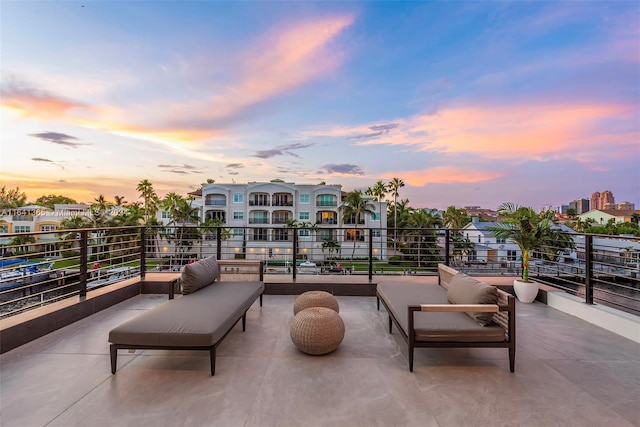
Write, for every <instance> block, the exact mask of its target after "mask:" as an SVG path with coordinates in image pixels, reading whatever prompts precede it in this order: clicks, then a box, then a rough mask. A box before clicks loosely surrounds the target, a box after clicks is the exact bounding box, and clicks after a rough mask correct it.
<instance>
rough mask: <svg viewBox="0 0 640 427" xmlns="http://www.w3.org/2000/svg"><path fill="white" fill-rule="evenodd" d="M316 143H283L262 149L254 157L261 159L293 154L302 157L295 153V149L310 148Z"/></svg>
mask: <svg viewBox="0 0 640 427" xmlns="http://www.w3.org/2000/svg"><path fill="white" fill-rule="evenodd" d="M312 145H314V144H313V143H295V144H288V145H281V146H279V147H276V148H272V149H270V150H260V151H258V152H256V154H254V157H258V158H260V159H270V158H272V157H275V156H293V157H297V158H300V156H299V155H297V154H296V153H294V151H295V150H301V149H303V148H308V147H311V146H312Z"/></svg>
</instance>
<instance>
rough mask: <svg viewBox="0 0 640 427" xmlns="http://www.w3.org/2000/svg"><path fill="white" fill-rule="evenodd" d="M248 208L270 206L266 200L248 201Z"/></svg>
mask: <svg viewBox="0 0 640 427" xmlns="http://www.w3.org/2000/svg"><path fill="white" fill-rule="evenodd" d="M249 206H271V203H269V201H268V200H259V201H256V200H249Z"/></svg>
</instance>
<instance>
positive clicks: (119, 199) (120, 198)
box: [113, 195, 127, 206]
mask: <svg viewBox="0 0 640 427" xmlns="http://www.w3.org/2000/svg"><path fill="white" fill-rule="evenodd" d="M113 199H114V200H115V201H116V206H122V205H126V204H127V201H126V200H125V199H124V196H118V195H115V196H113Z"/></svg>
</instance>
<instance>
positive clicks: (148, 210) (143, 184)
mask: <svg viewBox="0 0 640 427" xmlns="http://www.w3.org/2000/svg"><path fill="white" fill-rule="evenodd" d="M136 190H137V191H139V192H140V197H142V199H143V200H144V219H145V222H147V221H148V220H149V218H150V217H151V216H155V214H156V211H157V209H158V195H157V194H156V192H155V191H154V189H153V184H151V183H150V182H149V180H148V179H143V180H142V181H140V182H139V183H138V186H137V187H136Z"/></svg>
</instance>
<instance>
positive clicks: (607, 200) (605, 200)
mask: <svg viewBox="0 0 640 427" xmlns="http://www.w3.org/2000/svg"><path fill="white" fill-rule="evenodd" d="M600 203H601V204H602V208H603V209H604V208H605V206H606V205H608V204H611V205H614V206H615V204H616V199H615V198H614V197H613V193H612V192H611V191H609V190H604V191H603V192H602V193H600Z"/></svg>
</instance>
